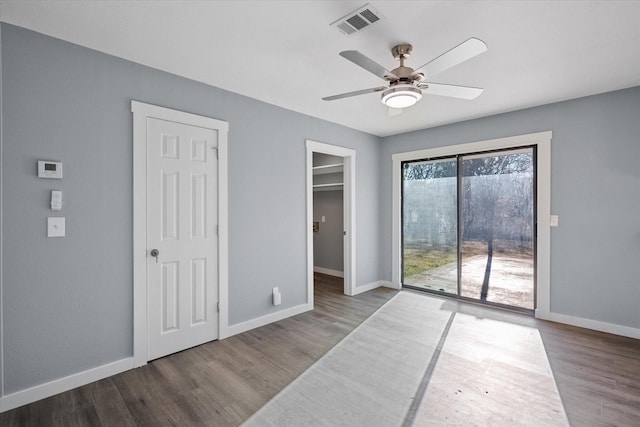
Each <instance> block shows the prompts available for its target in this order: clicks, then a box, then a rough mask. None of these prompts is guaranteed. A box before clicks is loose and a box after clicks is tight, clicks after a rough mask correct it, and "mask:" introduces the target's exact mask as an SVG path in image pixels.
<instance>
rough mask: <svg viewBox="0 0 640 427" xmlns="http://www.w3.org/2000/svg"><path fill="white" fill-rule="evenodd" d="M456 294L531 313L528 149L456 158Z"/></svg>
mask: <svg viewBox="0 0 640 427" xmlns="http://www.w3.org/2000/svg"><path fill="white" fill-rule="evenodd" d="M461 167H462V181H461V187H462V191H461V200H460V203H461V205H462V206H461V221H460V226H461V258H462V261H461V274H460V277H461V280H460V286H461V291H460V294H461V296H463V297H468V298H473V299H479V300H481V301H489V302H494V303H500V304H506V305H510V306H514V307H521V308H527V309H534V308H535V307H534V284H533V280H534V276H533V272H534V265H533V264H534V258H533V248H534V244H533V242H534V240H533V238H534V222H533V219H534V218H533V195H534V186H533V185H534V167H533V150H532V149H523V150H518V151H506V152H501V153H489V154H481V155H474V156H463V157H462V166H461Z"/></svg>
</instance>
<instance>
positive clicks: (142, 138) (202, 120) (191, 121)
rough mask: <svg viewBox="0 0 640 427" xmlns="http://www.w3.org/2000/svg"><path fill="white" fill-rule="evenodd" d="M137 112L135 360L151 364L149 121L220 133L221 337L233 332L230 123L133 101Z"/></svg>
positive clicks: (219, 239)
mask: <svg viewBox="0 0 640 427" xmlns="http://www.w3.org/2000/svg"><path fill="white" fill-rule="evenodd" d="M131 112H132V113H133V361H134V367H139V366H143V365H146V364H147V361H148V337H147V286H146V285H147V247H146V246H147V244H146V242H147V232H146V229H147V197H146V195H147V119H148V118H155V119H161V120H168V121H172V122H178V123H183V124H186V125H191V126H199V127H203V128H207V129H213V130H215V131H217V132H218V229H219V231H218V302H219V305H220V309H219V312H218V338H219V339H222V338H226V337H227V336H228V329H229V315H228V291H229V289H228V282H229V260H228V258H229V251H228V247H229V236H228V229H229V227H228V222H229V219H228V189H227V188H228V147H227V145H228V144H227V139H228V132H229V124H228V123H227V122H225V121H222V120H217V119H213V118H210V117H205V116H200V115H196V114H191V113H186V112H183V111H177V110H172V109H169V108H165V107H160V106H157V105H152V104H146V103H143V102H139V101H135V100H132V101H131Z"/></svg>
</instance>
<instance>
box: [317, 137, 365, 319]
mask: <svg viewBox="0 0 640 427" xmlns="http://www.w3.org/2000/svg"><path fill="white" fill-rule="evenodd" d="M306 145H307V222H306V225H307V303H308V304H310V305H311V306H312V307H313V271H314V265H313V230H312V227H311V224H313V153H324V154H331V155H333V156H339V157H343V158H344V166H343V177H344V182H343V197H344V202H343V209H344V231H345V240H344V272H343V274H344V293H345V295H350V296H353V295H355V287H356V265H355V264H356V239H355V236H356V219H355V218H356V189H355V182H356V151H355V150H352V149H350V148H345V147H339V146H337V145H330V144H325V143H322V142H317V141H312V140H309V139H307V140H306Z"/></svg>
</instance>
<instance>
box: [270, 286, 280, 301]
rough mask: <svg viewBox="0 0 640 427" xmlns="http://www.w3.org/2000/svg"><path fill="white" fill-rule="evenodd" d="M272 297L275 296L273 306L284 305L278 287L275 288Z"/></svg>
mask: <svg viewBox="0 0 640 427" xmlns="http://www.w3.org/2000/svg"><path fill="white" fill-rule="evenodd" d="M272 296H273V305H280V304H282V295H281V294H280V291H279V290H278V288H277V287H275V288H273V291H272Z"/></svg>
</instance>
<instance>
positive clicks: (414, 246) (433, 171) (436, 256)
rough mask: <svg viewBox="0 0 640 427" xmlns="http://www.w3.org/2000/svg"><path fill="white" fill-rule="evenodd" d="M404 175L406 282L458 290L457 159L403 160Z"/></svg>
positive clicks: (404, 268) (430, 287) (430, 288)
mask: <svg viewBox="0 0 640 427" xmlns="http://www.w3.org/2000/svg"><path fill="white" fill-rule="evenodd" d="M403 174H404V177H403V188H402V200H403V209H402V215H403V217H402V224H403V225H402V227H403V228H402V235H403V248H402V249H403V257H402V271H403V284H405V285H410V286H414V287H419V288H424V289H429V290H434V291H439V292H446V293H451V294H456V295H457V293H458V264H457V239H458V236H457V221H456V218H457V213H456V212H457V209H458V208H457V184H456V176H457V160H456V159H455V158H453V159H443V160H428V161H422V162H413V163H405V164H404V167H403Z"/></svg>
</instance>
